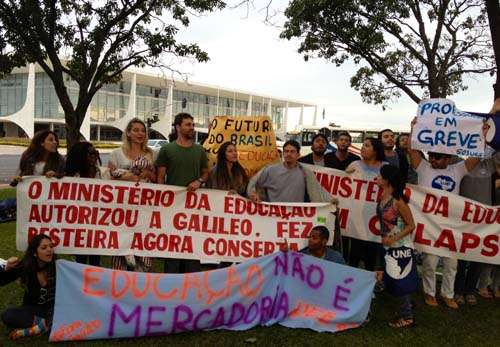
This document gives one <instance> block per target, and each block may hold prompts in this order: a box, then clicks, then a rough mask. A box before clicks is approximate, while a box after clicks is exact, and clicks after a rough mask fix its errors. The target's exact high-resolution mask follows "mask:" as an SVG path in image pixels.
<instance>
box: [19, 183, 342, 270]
mask: <svg viewBox="0 0 500 347" xmlns="http://www.w3.org/2000/svg"><path fill="white" fill-rule="evenodd" d="M334 209H335V208H334V206H333V205H331V204H328V203H308V204H270V203H263V204H255V203H253V202H251V201H250V200H248V199H245V198H242V197H240V196H239V195H235V194H229V193H228V192H226V191H221V190H215V189H199V190H197V191H196V192H188V191H187V190H186V188H185V187H177V186H167V185H160V184H147V183H140V184H139V185H136V184H135V183H133V182H124V181H107V180H95V179H84V178H75V177H66V178H63V179H47V178H45V177H29V178H28V177H26V178H24V179H23V181H22V182H21V183H20V184H19V185H18V186H17V229H16V245H17V249H18V250H20V251H23V250H26V248H27V245H28V239H29V238H30V237H33V236H34V235H37V234H40V233H44V234H47V235H49V236H50V237H51V239H52V240H53V242H54V245H55V247H56V252H57V253H66V254H102V255H128V254H134V255H138V256H149V257H168V258H184V259H200V260H214V261H237V262H240V261H244V260H246V259H250V258H255V257H259V256H262V255H266V254H270V253H274V252H276V251H278V250H279V249H280V246H281V245H283V244H284V242H285V239H286V240H287V242H288V244H289V247H290V249H292V250H295V251H297V250H299V249H302V248H303V247H305V246H306V245H307V238H308V235H309V232H310V230H311V229H312V227H313V226H315V225H326V226H327V227H328V228H329V229H330V230H331V231H333V226H334V223H335V217H334V215H333V214H332V213H331V212H332V211H333V210H334ZM330 234H331V237H330V238H331V239H332V238H333V232H331V233H330ZM330 242H331V240H330Z"/></svg>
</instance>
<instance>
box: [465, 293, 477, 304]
mask: <svg viewBox="0 0 500 347" xmlns="http://www.w3.org/2000/svg"><path fill="white" fill-rule="evenodd" d="M465 301H467V305H471V306H474V305H477V299H476V296H475V295H474V294H469V295H466V296H465Z"/></svg>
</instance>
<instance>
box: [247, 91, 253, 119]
mask: <svg viewBox="0 0 500 347" xmlns="http://www.w3.org/2000/svg"><path fill="white" fill-rule="evenodd" d="M252 103H253V97H252V95H249V96H248V106H247V116H251V115H252Z"/></svg>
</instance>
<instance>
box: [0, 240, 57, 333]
mask: <svg viewBox="0 0 500 347" xmlns="http://www.w3.org/2000/svg"><path fill="white" fill-rule="evenodd" d="M55 276H56V268H55V255H54V249H53V245H52V241H51V240H50V237H49V236H47V235H44V234H40V235H36V236H34V237H33V238H32V239H31V241H30V243H29V245H28V249H27V250H26V253H25V255H24V258H23V259H22V260H21V261H20V260H19V259H17V258H16V257H12V258H9V259H8V260H7V263H6V264H5V268H4V269H3V270H0V285H2V286H3V285H6V284H8V283H11V282H14V281H15V280H17V279H20V282H21V285H22V286H23V287H24V289H25V292H24V298H23V304H22V305H21V306H20V307H9V308H7V309H6V310H5V311H3V312H2V316H1V317H2V321H3V323H4V324H5V325H6V326H7V327H8V328H10V329H13V330H12V331H11V333H10V334H9V338H11V339H18V338H20V337H24V336H35V335H40V334H42V333H44V332H47V331H48V329H49V327H50V322H51V321H52V314H53V310H54V297H55V288H56V283H55V282H56V277H55Z"/></svg>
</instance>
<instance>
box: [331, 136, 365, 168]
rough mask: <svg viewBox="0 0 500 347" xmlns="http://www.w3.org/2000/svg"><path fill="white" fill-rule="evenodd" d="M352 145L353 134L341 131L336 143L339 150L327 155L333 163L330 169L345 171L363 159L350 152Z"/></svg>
mask: <svg viewBox="0 0 500 347" xmlns="http://www.w3.org/2000/svg"><path fill="white" fill-rule="evenodd" d="M351 143H352V137H351V134H349V133H348V132H347V131H341V132H340V133H339V134H338V136H337V140H336V141H335V145H336V146H337V150H336V151H335V153H328V154H327V155H326V157H327V160H328V162H329V163H331V164H330V165H331V166H329V167H331V168H333V169H337V170H342V171H345V169H346V168H347V167H348V166H349V164H350V163H352V162H353V161H356V160H360V159H361V158H360V157H359V156H357V155H356V154H352V153H351V152H349V147H351Z"/></svg>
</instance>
